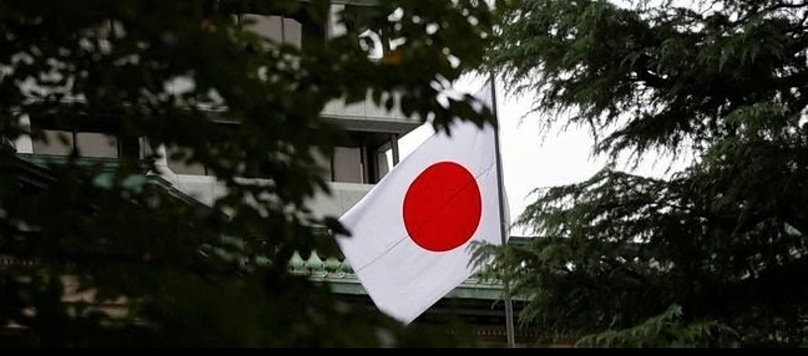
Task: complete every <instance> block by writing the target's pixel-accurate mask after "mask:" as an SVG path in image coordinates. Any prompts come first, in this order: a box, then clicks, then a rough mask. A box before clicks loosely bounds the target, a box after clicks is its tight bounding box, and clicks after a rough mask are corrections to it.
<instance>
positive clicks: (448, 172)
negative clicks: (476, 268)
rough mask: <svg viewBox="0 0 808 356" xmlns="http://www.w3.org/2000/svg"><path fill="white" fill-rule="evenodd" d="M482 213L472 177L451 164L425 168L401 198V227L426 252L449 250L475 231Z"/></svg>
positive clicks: (480, 202) (459, 166) (478, 192)
mask: <svg viewBox="0 0 808 356" xmlns="http://www.w3.org/2000/svg"><path fill="white" fill-rule="evenodd" d="M481 213H482V198H481V195H480V188H479V187H478V186H477V181H476V180H475V179H474V176H473V175H472V174H471V172H469V171H468V170H467V169H466V168H464V167H463V166H461V165H459V164H457V163H454V162H439V163H435V164H433V165H431V166H429V167H427V168H426V169H425V170H424V171H423V172H421V174H419V175H418V177H416V178H415V180H414V181H413V182H412V184H410V187H409V188H408V189H407V194H406V195H405V196H404V207H403V215H404V226H405V227H406V229H407V233H408V234H409V236H410V238H411V239H412V240H413V241H414V242H415V243H416V244H418V246H421V247H422V248H424V249H426V250H430V251H436V252H442V251H449V250H452V249H454V248H457V247H458V246H460V245H463V244H464V243H466V241H468V240H469V239H470V238H471V237H472V236H473V235H474V232H475V231H477V226H478V225H479V224H480V218H481V216H482V215H481Z"/></svg>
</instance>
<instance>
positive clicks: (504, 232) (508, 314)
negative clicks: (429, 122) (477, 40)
mask: <svg viewBox="0 0 808 356" xmlns="http://www.w3.org/2000/svg"><path fill="white" fill-rule="evenodd" d="M495 77H496V76H495V75H494V72H491V76H490V79H489V80H488V82H489V84H490V85H491V111H492V113H493V114H494V118H495V119H496V122H497V124H496V126H494V149H495V150H496V158H497V183H498V184H497V195H498V196H499V224H500V237H501V238H502V240H501V241H502V246H505V244H507V243H508V226H507V224H505V221H508V218H506V217H505V208H504V205H503V204H505V193H504V191H503V189H504V188H503V182H502V157H501V155H500V150H499V117H498V116H497V91H496V83H495V81H494V79H495ZM502 284H503V289H504V298H503V299H504V300H505V330H506V333H507V335H508V347H510V348H515V347H516V340H515V337H514V327H513V302H512V301H511V291H510V286H509V281H508V276H507V275H505V276H503V277H502Z"/></svg>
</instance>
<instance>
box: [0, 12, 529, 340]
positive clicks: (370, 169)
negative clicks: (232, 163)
mask: <svg viewBox="0 0 808 356" xmlns="http://www.w3.org/2000/svg"><path fill="white" fill-rule="evenodd" d="M369 6H370V2H369V1H359V0H357V1H334V3H333V4H332V11H331V13H332V15H333V16H334V18H332V19H331V21H329V25H328V26H325V27H322V26H316V25H313V23H312V22H311V21H308V20H307V19H306V18H305V16H304V15H302V14H297V15H295V14H292V15H289V14H243V15H240V16H239V21H241V22H243V24H244V25H243V26H244V29H245V30H249V31H254V32H255V33H257V34H259V35H261V36H265V37H267V38H271V39H273V40H275V41H277V42H281V43H286V44H291V45H294V46H305V45H310V44H315V45H316V44H317V42H318V41H322V39H324V38H327V37H328V36H334V35H337V34H340V33H341V31H343V30H344V29H343V27H342V26H345V24H344V23H343V22H342V21H337V19H336V16H337V14H340V13H346V14H347V16H357V17H358V16H362V14H363V13H364V12H365V11H367V9H368V7H369ZM346 22H347V23H348V24H350V21H346ZM380 48H382V52H383V51H384V50H385V48H388V47H387V46H384V45H382V46H380ZM383 54H384V53H378V56H379V57H381V56H382V55H383ZM173 85H175V86H176V90H182V86H183V85H184V84H183V83H182V81H181V80H180V81H177V82H175V83H174V84H173ZM322 117H323V118H324V119H326V120H327V121H329V122H333V123H336V124H338V125H339V126H341V127H342V128H344V129H345V130H346V131H347V132H348V135H347V136H346V137H347V138H346V140H345V141H344V142H340V143H339V144H338V147H336V149H335V151H334V154H333V155H332V156H331V157H321V164H322V167H323V168H324V172H325V173H324V174H325V176H324V178H325V180H326V181H328V185H329V188H330V190H331V194H330V195H325V194H321V195H319V196H316V197H314V198H313V199H312V200H311V201H310V202H309V206H310V208H311V209H312V212H313V213H314V214H315V215H317V216H340V215H341V214H342V213H344V212H345V211H347V210H348V209H349V208H350V207H352V206H353V205H354V204H356V203H357V202H358V201H359V200H360V199H362V197H363V196H364V195H365V194H366V193H367V192H368V191H370V189H371V188H372V187H373V185H374V184H375V183H377V182H378V181H379V180H380V179H381V178H383V177H384V176H385V174H387V172H389V171H390V169H392V167H394V166H395V165H396V164H397V163H398V162H399V159H400V154H399V139H400V138H402V137H403V136H404V135H406V134H408V133H410V132H411V131H413V130H414V129H416V128H418V127H419V126H421V124H422V123H421V122H420V120H418V118H414V117H406V116H405V115H403V114H402V113H401V111H400V110H397V109H396V108H393V109H392V110H387V109H386V108H383V107H379V106H377V105H375V104H374V103H373V101H372V100H370V99H368V100H365V101H363V102H359V103H354V104H346V103H344V102H341V101H334V102H331V103H329V104H328V105H327V106H326V108H325V109H324V110H323V112H322ZM28 124H31V125H38V124H39V123H31V122H28ZM45 134H46V136H47V138H49V140H47V141H46V142H45V141H33V140H31V139H30V138H28V137H21V138H19V139H18V140H17V141H16V142H14V147H15V148H16V150H17V153H18V155H19V156H20V157H23V158H24V159H25V160H26V161H29V162H38V161H42V160H53V159H58V158H59V157H66V156H68V155H70V154H71V152H73V151H74V150H73V148H75V147H78V148H79V152H81V155H82V158H83V159H85V160H87V161H92V162H110V163H112V162H114V161H115V160H116V159H117V158H118V157H121V156H123V155H140V156H145V155H146V154H149V153H150V152H146V151H145V150H146V148H145V147H146V146H147V145H145V144H143V142H139V141H138V139H132V138H121V137H114V136H110V135H108V134H106V133H104V132H103V130H100V129H95V128H92V127H74V128H64V127H49V128H48V129H46V130H45ZM59 136H64V137H67V139H66V140H60V139H56V138H57V137H59ZM158 150H159V152H157V153H159V154H160V155H161V157H162V158H160V159H159V160H158V167H159V168H161V171H160V176H161V179H162V182H163V184H165V185H166V186H167V187H168V188H169V189H173V190H176V191H177V192H178V193H177V194H178V196H181V197H182V198H183V199H192V200H194V202H195V203H200V204H203V205H211V204H213V202H214V201H215V200H216V199H217V198H218V197H220V196H221V195H223V194H224V192H225V189H226V187H225V186H224V185H223V184H221V183H220V182H217V180H216V178H215V177H214V176H212V175H210V174H209V172H208V171H207V169H206V168H205V167H204V166H200V165H187V164H184V163H182V162H179V161H173V160H171V159H169V157H171V156H172V154H173V153H175V152H174V151H173V149H172V148H171V147H160V148H159V149H158ZM289 268H290V270H291V271H292V273H295V274H298V275H306V276H308V277H309V278H311V279H313V280H315V281H319V282H323V283H326V284H328V285H329V286H330V287H331V289H332V290H333V292H334V293H337V294H340V295H343V296H346V297H348V298H351V299H352V300H355V301H356V302H357V303H365V304H367V305H372V303H371V301H370V300H369V298H368V297H367V295H366V294H365V292H364V289H363V288H362V286H361V284H360V283H359V281H358V279H357V278H356V275H355V274H353V272H352V270H351V268H350V266H349V265H348V264H347V263H346V262H345V261H344V260H340V259H339V258H337V257H336V256H320V255H319V254H318V253H316V251H314V252H312V251H300V252H299V253H296V254H295V256H294V258H293V259H292V260H291V261H290V264H289ZM502 293H503V289H502V285H501V284H500V283H497V282H491V281H485V280H482V279H479V278H477V277H472V278H469V279H468V280H467V281H465V282H464V283H463V284H461V285H460V286H458V287H457V288H455V289H454V290H453V291H452V292H451V293H449V294H448V295H447V296H446V297H445V298H444V299H443V300H441V301H439V302H438V303H437V304H435V305H434V306H433V307H432V308H430V309H429V310H428V311H427V312H426V313H425V314H424V315H423V316H422V317H420V318H419V319H418V320H416V322H425V323H429V322H431V321H432V320H437V319H440V318H441V317H443V316H446V315H453V316H459V317H461V318H462V319H464V320H466V321H468V322H469V323H470V324H472V325H473V326H474V328H475V332H476V334H477V336H478V337H479V338H480V340H482V341H483V342H484V344H487V345H492V346H502V345H504V344H505V342H506V334H505V332H506V327H505V315H504V313H505V308H504V307H503V304H502V301H501V298H502V295H503V294H502ZM516 306H517V310H518V309H519V303H518V302H517V303H516ZM531 339H535V332H534V331H533V330H522V329H517V342H518V343H519V344H520V345H528V344H529V342H530V340H531Z"/></svg>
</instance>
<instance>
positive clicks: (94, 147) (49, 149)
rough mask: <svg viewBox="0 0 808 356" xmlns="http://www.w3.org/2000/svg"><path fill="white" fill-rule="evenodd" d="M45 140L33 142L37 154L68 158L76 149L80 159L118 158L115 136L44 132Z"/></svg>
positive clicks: (93, 133)
mask: <svg viewBox="0 0 808 356" xmlns="http://www.w3.org/2000/svg"><path fill="white" fill-rule="evenodd" d="M42 131H43V133H44V135H45V140H36V141H34V142H33V151H34V153H35V154H44V155H56V156H68V155H70V154H71V152H72V151H73V150H74V149H75V150H76V153H77V154H78V156H79V157H92V158H118V157H119V147H118V140H117V138H116V137H115V136H110V135H106V134H103V133H97V132H77V131H64V130H42Z"/></svg>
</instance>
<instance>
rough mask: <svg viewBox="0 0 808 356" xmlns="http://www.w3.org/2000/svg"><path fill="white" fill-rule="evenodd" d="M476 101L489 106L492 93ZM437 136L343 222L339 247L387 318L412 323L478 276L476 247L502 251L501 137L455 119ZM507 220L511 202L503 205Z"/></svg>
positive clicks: (485, 91) (483, 92) (482, 94)
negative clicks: (488, 245)
mask: <svg viewBox="0 0 808 356" xmlns="http://www.w3.org/2000/svg"><path fill="white" fill-rule="evenodd" d="M475 97H477V98H478V99H480V100H481V101H482V102H484V103H486V104H487V105H489V107H490V105H491V103H492V100H493V99H492V98H491V89H490V87H489V85H488V84H486V85H484V86H483V89H481V90H480V91H479V92H478V93H476V94H475ZM450 129H451V130H450V135H447V134H446V133H445V132H444V131H443V130H440V131H438V132H436V133H434V134H433V135H432V136H431V137H430V138H428V139H427V140H426V141H424V143H423V144H421V145H420V146H419V147H418V148H416V149H415V150H414V151H413V152H412V153H410V154H409V155H408V156H407V157H406V158H404V159H403V160H402V161H401V162H400V163H399V164H398V165H397V166H395V167H394V168H393V169H392V170H391V171H390V172H388V173H387V175H386V176H385V177H384V178H383V179H382V180H381V181H379V183H378V184H376V186H374V187H373V189H371V190H370V191H369V192H368V194H367V195H366V196H365V197H364V198H363V199H362V200H360V201H359V202H358V203H357V204H356V205H354V206H353V207H352V208H351V209H350V210H348V211H347V212H346V213H345V214H343V215H342V216H341V217H340V222H341V223H342V224H343V225H344V226H345V227H346V228H347V229H348V231H350V232H351V236H343V235H337V237H336V239H337V242H338V244H339V246H340V248H341V250H342V252H343V254H344V255H345V258H346V259H347V261H348V263H349V264H350V265H351V267H352V268H353V270H354V271H355V272H356V275H357V277H358V278H359V281H360V282H361V283H362V286H363V287H364V288H365V291H366V292H367V294H368V295H369V296H370V298H371V299H372V300H373V302H374V303H375V304H376V306H377V307H378V308H379V309H380V310H381V311H382V312H384V313H386V314H388V315H390V316H391V317H393V318H395V319H397V320H399V321H401V322H403V323H405V324H409V323H410V322H412V321H413V320H415V318H417V317H418V316H419V315H421V314H422V313H423V312H424V311H426V310H427V309H428V308H429V307H430V306H432V305H433V304H434V303H436V302H437V301H438V300H440V299H441V298H443V297H444V296H445V295H446V294H448V293H449V292H451V291H452V289H454V288H455V287H457V286H458V285H459V284H461V283H462V282H463V281H465V280H466V279H467V278H468V277H470V276H471V275H473V274H474V273H475V272H476V271H477V268H475V267H474V266H473V265H472V264H471V263H470V261H471V253H472V252H473V251H472V250H471V249H470V248H469V246H470V244H471V242H472V241H487V242H489V243H491V244H496V245H500V244H501V242H502V237H501V234H502V232H501V229H502V225H501V223H505V224H508V225H509V222H508V221H505V222H501V221H500V213H499V209H500V205H499V201H498V191H497V186H498V185H499V184H501V183H500V181H499V178H498V175H497V166H496V159H497V157H496V154H497V150H496V148H495V144H496V140H495V137H494V135H495V134H496V133H495V131H494V129H493V128H492V126H491V125H490V124H488V123H486V124H485V125H484V126H483V127H482V128H481V127H479V126H477V125H476V124H474V123H472V122H470V121H461V120H454V122H453V123H452V124H451V125H450ZM502 207H503V208H504V211H505V214H503V216H505V217H506V219H507V217H508V210H507V203H503V204H502Z"/></svg>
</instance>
